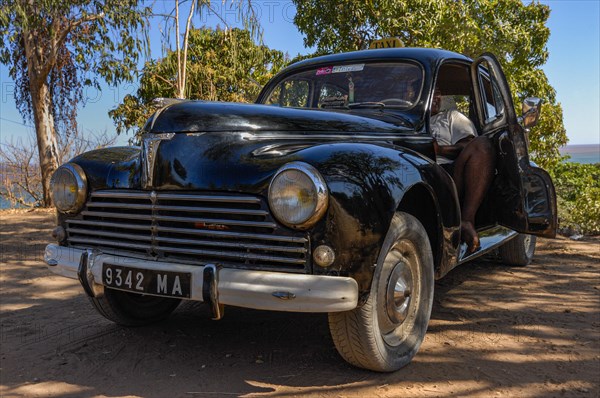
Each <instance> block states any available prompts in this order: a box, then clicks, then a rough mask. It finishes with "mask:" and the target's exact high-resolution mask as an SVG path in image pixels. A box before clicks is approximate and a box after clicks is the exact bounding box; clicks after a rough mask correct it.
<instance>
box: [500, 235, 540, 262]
mask: <svg viewBox="0 0 600 398" xmlns="http://www.w3.org/2000/svg"><path fill="white" fill-rule="evenodd" d="M535 242H536V237H535V235H527V234H518V235H517V236H516V237H514V238H512V239H511V240H509V241H508V242H506V243H505V244H504V245H502V246H500V248H499V249H498V254H500V258H501V259H502V262H504V263H505V264H507V265H515V266H518V267H524V266H526V265H528V264H529V263H531V259H532V258H533V254H534V253H535Z"/></svg>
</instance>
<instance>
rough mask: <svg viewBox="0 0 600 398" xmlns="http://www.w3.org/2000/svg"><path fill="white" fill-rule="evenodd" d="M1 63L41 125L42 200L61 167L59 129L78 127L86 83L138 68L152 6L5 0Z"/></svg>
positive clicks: (114, 79) (130, 1) (124, 76)
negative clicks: (145, 25)
mask: <svg viewBox="0 0 600 398" xmlns="http://www.w3.org/2000/svg"><path fill="white" fill-rule="evenodd" d="M0 1H1V3H0V4H1V6H0V33H1V35H2V43H0V62H2V63H3V64H5V65H8V66H9V67H10V69H9V74H10V76H11V78H12V79H13V80H14V81H15V82H16V86H17V87H16V90H15V102H16V104H17V108H18V109H19V111H20V113H21V115H22V116H23V119H24V120H25V121H31V120H33V123H34V125H35V131H36V138H37V147H38V152H39V166H40V169H41V178H42V187H43V205H45V206H49V205H50V204H51V198H50V177H51V176H52V173H53V172H54V170H56V168H57V167H58V161H59V153H58V147H57V140H58V138H57V135H58V134H62V135H64V137H63V139H66V138H67V137H68V136H69V135H70V134H73V133H74V132H76V131H77V120H76V115H77V107H78V105H79V104H80V103H81V101H82V100H83V95H82V93H83V88H84V87H85V86H94V87H96V88H98V89H99V82H98V77H101V78H104V79H105V80H106V81H107V82H108V83H111V84H118V83H120V82H122V81H125V80H130V79H131V76H132V73H133V72H134V71H135V70H136V66H137V60H138V57H139V54H140V53H142V50H143V48H142V43H143V41H142V40H140V39H139V38H138V33H139V31H140V29H141V28H142V27H143V26H144V21H145V20H144V18H145V15H146V14H147V13H148V9H146V8H140V7H139V6H138V0H105V1H96V0H77V1H62V0H45V1H36V0H0Z"/></svg>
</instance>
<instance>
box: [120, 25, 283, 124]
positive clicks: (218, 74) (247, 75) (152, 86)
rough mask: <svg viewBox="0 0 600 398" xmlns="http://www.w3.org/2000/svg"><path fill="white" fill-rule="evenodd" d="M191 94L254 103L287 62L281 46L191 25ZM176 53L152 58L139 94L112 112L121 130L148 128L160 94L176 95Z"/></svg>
mask: <svg viewBox="0 0 600 398" xmlns="http://www.w3.org/2000/svg"><path fill="white" fill-rule="evenodd" d="M187 57H188V58H187V60H188V63H187V84H186V93H185V94H186V95H185V96H186V98H189V99H197V100H208V101H233V102H252V101H254V99H255V98H256V96H257V95H258V93H259V91H260V88H261V87H262V85H264V84H265V83H266V82H267V81H268V80H269V79H270V78H271V77H273V75H274V74H275V73H277V72H278V71H279V70H280V69H281V68H282V67H283V66H284V65H285V64H286V59H285V56H284V54H283V53H282V52H281V51H277V50H271V49H269V48H268V47H266V46H263V45H257V44H255V43H254V41H253V40H252V38H251V35H250V32H248V31H246V30H241V29H230V30H226V31H225V30H212V29H208V28H205V29H192V30H191V31H190V37H189V50H188V54H187ZM176 73H177V54H176V52H174V51H169V52H168V53H167V55H166V56H165V57H164V58H163V59H160V60H152V61H150V62H147V63H146V65H145V66H144V69H143V71H142V76H141V79H140V86H139V89H138V91H137V93H136V95H135V96H133V95H128V96H126V97H125V98H124V100H123V103H122V104H120V105H119V106H118V107H117V108H115V109H113V110H111V111H110V112H109V115H110V116H111V117H112V118H113V119H114V120H115V122H116V124H117V131H118V132H119V133H121V132H123V131H126V130H134V131H135V132H136V133H137V132H139V129H140V128H142V127H143V125H144V123H145V122H146V120H147V119H148V117H149V116H150V115H151V114H152V113H153V112H154V111H155V110H156V109H155V108H154V106H153V105H152V100H153V99H155V98H160V97H165V98H173V97H174V96H175V92H176V91H175V90H176V78H177V77H176Z"/></svg>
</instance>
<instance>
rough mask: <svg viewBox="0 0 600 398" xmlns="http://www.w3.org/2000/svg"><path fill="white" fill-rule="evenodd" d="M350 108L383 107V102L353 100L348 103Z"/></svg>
mask: <svg viewBox="0 0 600 398" xmlns="http://www.w3.org/2000/svg"><path fill="white" fill-rule="evenodd" d="M347 106H348V108H349V109H383V108H385V104H384V103H383V102H353V103H351V104H348V105H347Z"/></svg>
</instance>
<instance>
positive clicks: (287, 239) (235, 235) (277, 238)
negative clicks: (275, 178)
mask: <svg viewBox="0 0 600 398" xmlns="http://www.w3.org/2000/svg"><path fill="white" fill-rule="evenodd" d="M156 230H157V231H158V232H176V233H181V234H190V235H201V236H213V237H224V238H238V239H259V240H272V241H277V242H290V243H300V244H306V243H307V242H308V239H306V238H298V237H295V236H281V235H267V234H252V233H244V232H227V231H208V230H201V229H189V228H173V227H160V226H159V227H158V228H156Z"/></svg>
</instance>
